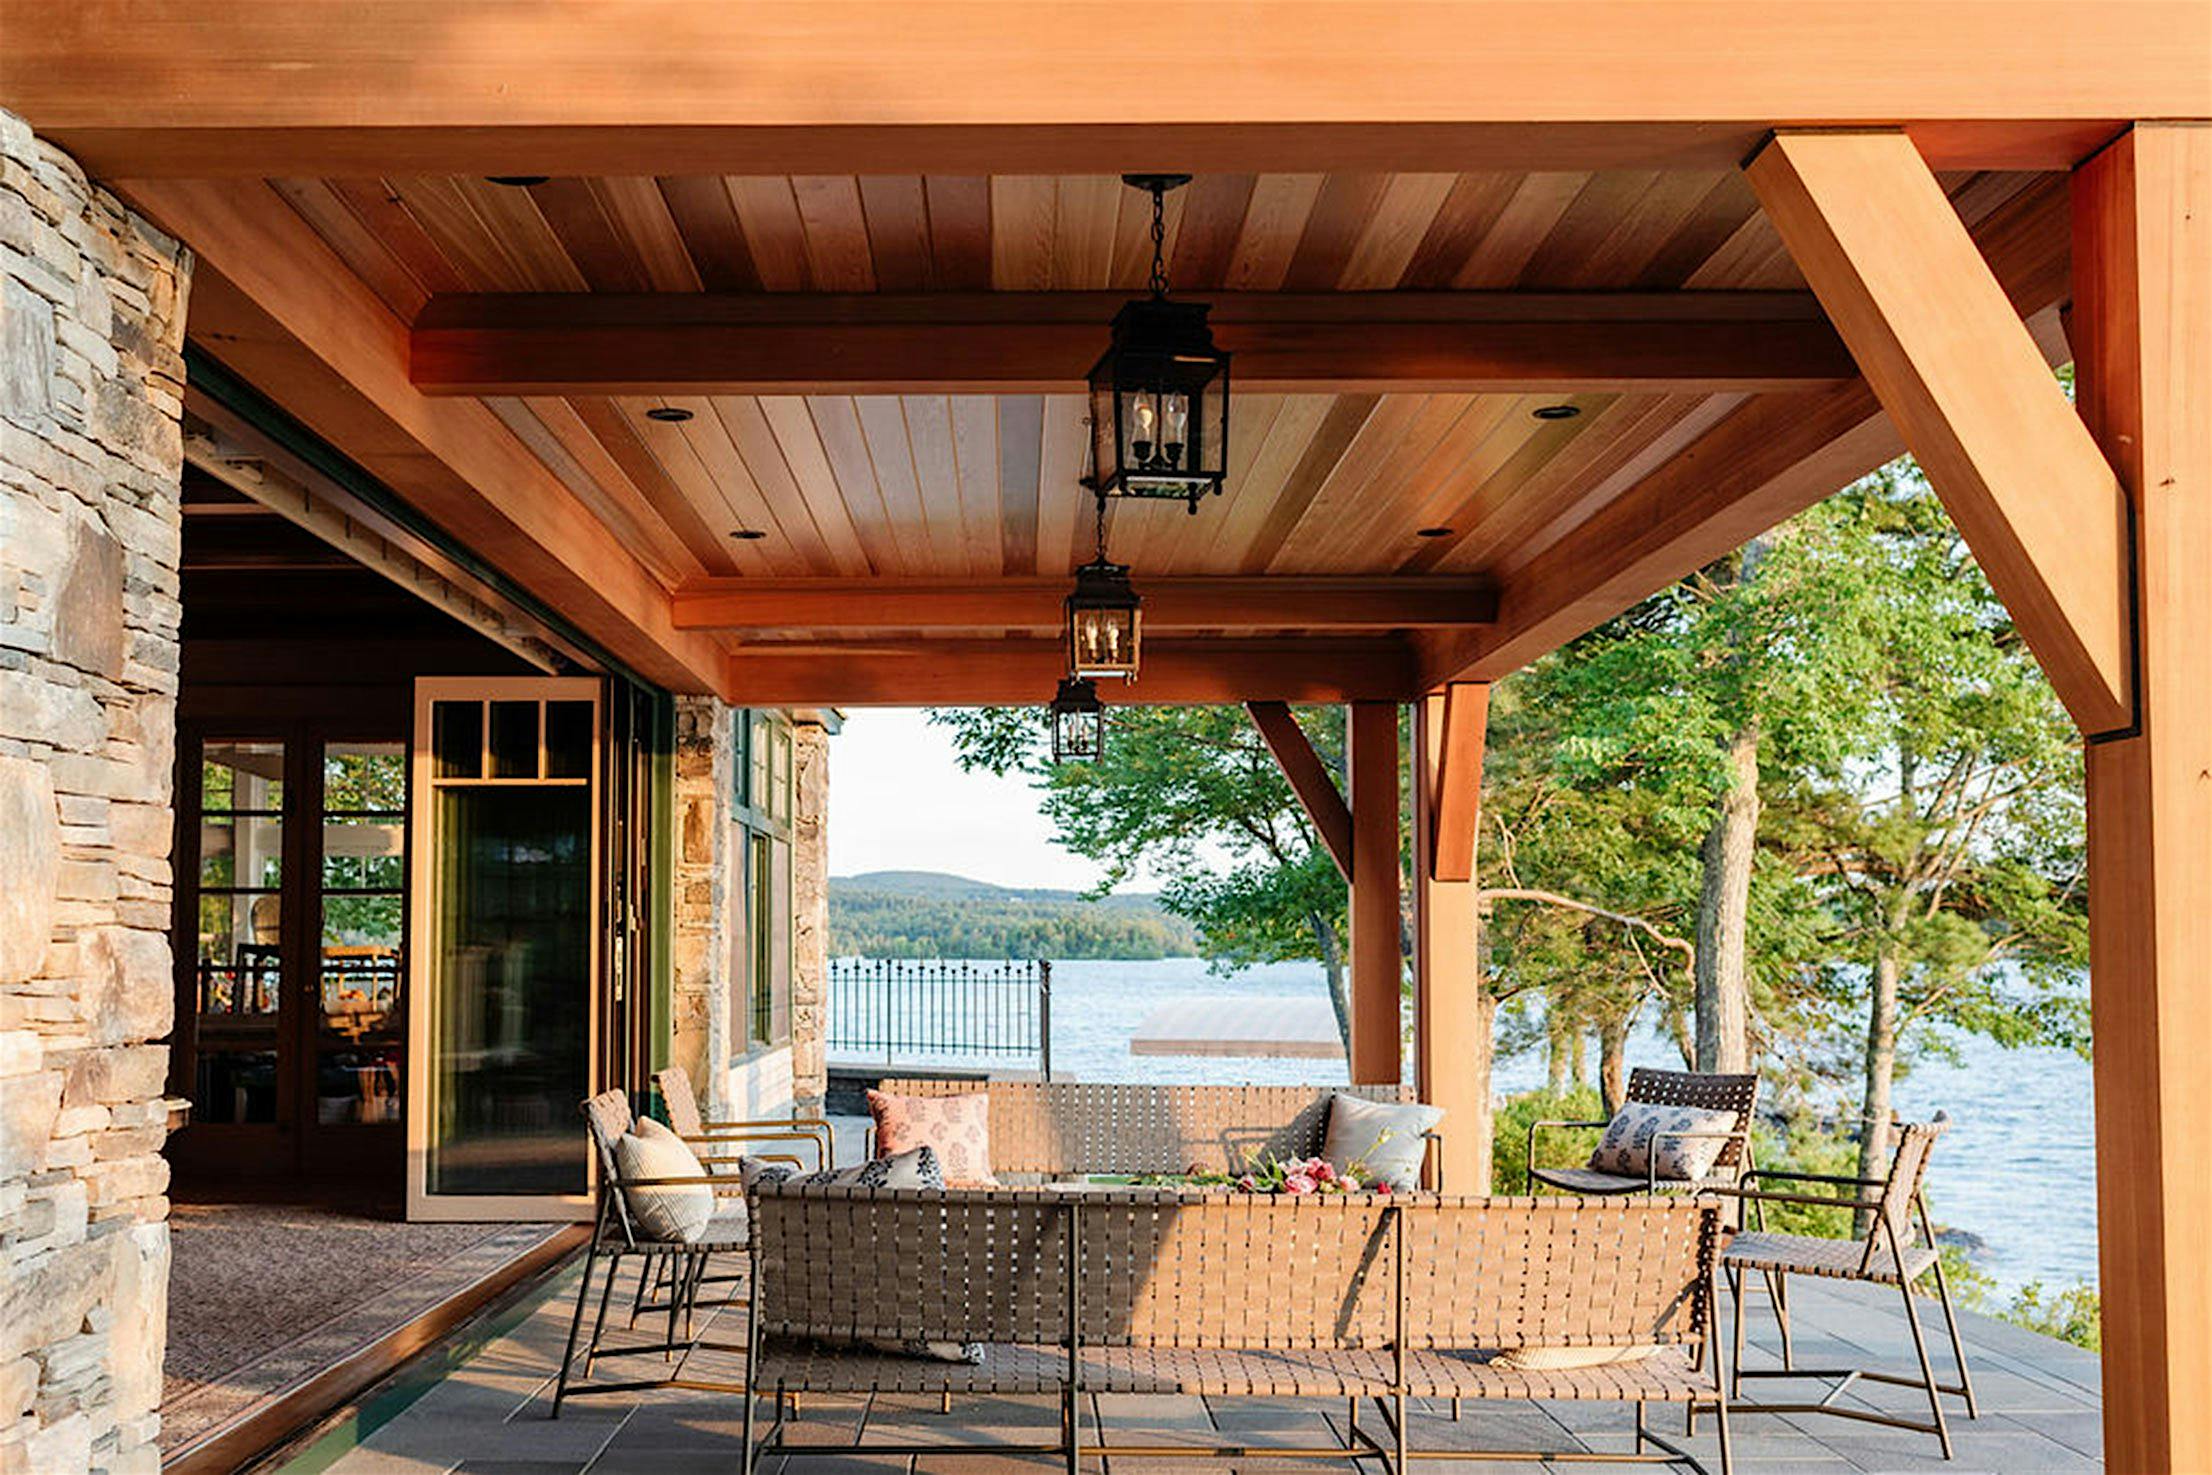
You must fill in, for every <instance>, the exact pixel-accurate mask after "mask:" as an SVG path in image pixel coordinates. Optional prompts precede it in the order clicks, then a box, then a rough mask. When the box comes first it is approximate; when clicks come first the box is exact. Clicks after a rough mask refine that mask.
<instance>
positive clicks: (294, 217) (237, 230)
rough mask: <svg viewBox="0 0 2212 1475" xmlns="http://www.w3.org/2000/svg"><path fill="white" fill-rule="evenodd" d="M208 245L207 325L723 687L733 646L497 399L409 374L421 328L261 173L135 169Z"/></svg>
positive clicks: (179, 231) (668, 668)
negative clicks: (698, 620)
mask: <svg viewBox="0 0 2212 1475" xmlns="http://www.w3.org/2000/svg"><path fill="white" fill-rule="evenodd" d="M118 189H119V192H120V193H122V194H123V195H124V196H125V197H126V198H127V199H128V201H129V202H130V203H131V204H132V205H133V206H134V207H135V208H137V209H138V210H140V211H141V212H142V213H144V214H145V215H147V216H148V217H149V218H150V219H152V220H154V221H155V222H157V223H158V224H160V225H161V226H163V227H164V228H165V229H167V230H169V231H171V232H173V233H175V234H176V235H178V236H179V237H181V238H182V239H183V240H185V241H187V242H189V243H190V244H191V247H192V250H193V252H194V253H195V255H196V256H197V258H198V264H197V266H196V268H195V271H194V278H193V292H192V316H191V324H190V330H191V332H192V335H193V337H194V340H195V341H196V342H198V343H199V344H201V345H202V346H203V347H205V348H206V349H207V350H208V351H209V352H210V353H212V354H213V355H214V356H215V357H217V358H219V359H221V360H222V361H223V362H224V363H225V364H226V365H227V366H228V367H230V368H231V369H232V370H234V371H235V372H237V373H238V374H239V375H240V376H242V377H243V378H245V379H246V380H247V381H248V382H250V383H252V384H253V385H254V386H255V387H256V388H258V389H259V390H260V391H261V392H262V393H264V394H266V395H267V396H268V397H269V398H270V399H271V400H273V401H275V402H276V404H277V405H278V406H279V407H280V408H282V409H283V410H285V411H286V412H287V413H288V414H290V415H292V416H293V417H294V418H295V419H297V420H298V421H299V422H300V423H301V424H303V425H305V426H306V427H307V428H308V429H309V430H311V431H313V432H314V433H315V434H317V435H319V436H321V437H322V438H323V439H324V440H326V441H328V442H330V443H331V444H332V445H334V446H337V447H339V448H341V449H342V450H343V451H344V453H345V454H346V455H348V456H349V457H351V458H352V459H353V460H354V461H356V462H357V463H359V464H360V465H361V466H362V467H363V468H364V469H365V470H367V471H368V472H369V474H370V475H372V476H374V477H376V478H377V479H379V480H380V481H382V482H383V483H384V484H385V485H386V486H388V487H390V488H391V489H392V490H393V491H394V492H395V493H397V494H398V495H399V496H401V497H402V498H404V499H406V500H407V501H408V502H409V503H410V504H412V505H413V506H414V507H415V509H416V510H417V511H419V512H421V513H422V514H423V515H424V516H426V517H428V518H430V519H431V520H432V521H434V522H436V523H438V524H439V525H440V526H442V527H443V528H444V529H445V530H446V531H447V532H448V533H450V534H452V535H453V536H454V537H456V538H458V539H459V540H461V541H462V542H463V543H464V544H466V545H467V546H468V547H470V548H471V549H473V550H474V551H475V552H476V553H477V554H479V555H480V556H482V557H483V558H485V559H486V560H487V561H489V562H491V563H493V564H495V565H496V566H498V567H499V568H500V569H501V570H502V571H504V572H505V573H506V574H507V575H508V576H509V577H511V578H513V579H514V580H515V581H516V582H517V583H519V584H520V585H522V586H523V587H524V588H525V589H527V590H529V591H530V592H531V593H532V594H533V595H535V596H536V597H537V598H539V599H541V600H543V601H545V602H546V603H547V604H548V605H550V606H552V607H553V608H556V609H558V610H559V611H560V612H561V613H562V614H563V615H565V616H566V617H567V618H568V619H569V620H570V621H572V622H573V623H574V624H575V625H576V627H577V628H578V629H579V630H581V631H582V632H583V633H584V634H585V635H586V636H588V637H590V639H592V640H593V641H596V642H597V643H598V644H599V645H600V646H601V647H602V648H603V649H604V650H605V651H606V652H607V653H608V654H610V655H612V656H613V657H614V658H615V659H617V660H619V661H621V662H623V663H625V664H627V665H628V666H630V667H631V668H632V669H634V670H635V671H637V672H638V673H639V674H641V675H643V676H645V677H646V678H647V679H649V680H652V681H657V682H660V683H662V684H664V685H666V686H669V687H672V688H674V689H676V690H679V691H710V690H712V689H713V687H714V683H715V681H716V680H718V679H719V677H720V675H721V672H722V664H723V658H724V656H725V654H726V652H725V651H724V650H723V648H722V647H721V646H720V645H719V644H718V643H717V642H716V641H715V640H714V639H713V637H711V636H708V635H705V634H701V633H699V632H696V631H689V630H679V629H677V628H676V627H675V626H674V624H673V623H671V621H670V618H669V599H668V591H667V589H666V588H665V587H664V586H663V585H662V584H661V583H660V582H659V581H658V580H657V579H655V578H654V577H653V575H652V574H651V573H650V572H649V571H648V570H647V569H646V568H645V566H644V565H643V564H641V563H640V562H639V561H638V560H637V558H636V557H635V556H634V555H632V554H631V553H630V552H629V550H628V549H627V548H625V547H624V546H623V545H622V543H621V542H620V540H619V539H617V538H616V537H615V535H614V534H613V533H612V532H611V531H610V530H609V529H608V528H607V526H606V524H605V523H603V522H602V521H601V520H600V519H599V517H598V516H597V514H595V513H594V512H593V511H592V510H591V509H590V508H588V507H586V506H585V505H584V504H583V503H582V502H581V501H580V500H578V498H577V497H576V495H575V493H573V492H572V491H570V490H569V489H568V487H567V486H565V485H564V484H563V483H562V482H561V481H560V480H559V479H558V478H556V477H555V476H554V475H553V473H552V472H551V471H550V470H548V469H547V468H546V466H545V464H544V463H543V462H541V461H540V460H538V459H537V457H536V456H535V455H534V454H532V453H531V451H530V450H529V449H528V448H527V447H526V446H524V445H523V444H522V442H521V441H520V440H518V439H517V438H516V437H515V435H514V432H513V431H511V430H509V429H508V428H507V426H506V425H504V424H503V423H502V422H501V421H500V420H499V419H498V417H497V416H495V415H494V414H493V413H492V412H491V410H490V409H488V408H487V407H485V406H484V405H482V404H480V403H477V402H475V401H464V400H450V399H449V400H434V399H430V398H428V397H426V396H424V395H422V394H421V393H419V392H418V391H416V390H415V389H414V387H413V386H411V385H410V384H409V383H408V382H407V327H406V324H404V323H402V322H400V321H399V319H398V318H396V317H394V316H393V315H392V313H391V311H390V310H389V309H388V308H386V307H385V306H384V304H383V303H382V302H381V301H379V300H378V299H377V298H376V296H375V295H374V294H373V293H372V292H371V291H370V290H369V288H368V287H367V286H366V285H365V284H364V283H363V282H362V281H361V279H360V278H358V277H357V276H355V275H354V274H353V273H352V271H350V270H349V269H348V268H347V267H346V265H345V263H344V262H343V261H341V260H340V259H339V258H338V257H337V256H336V255H335V254H334V253H333V252H332V251H331V249H330V247H329V246H328V245H327V244H325V243H324V241H323V240H322V238H321V237H320V236H318V235H316V234H315V232H314V231H313V230H312V229H311V228H310V227H309V226H308V224H307V222H306V221H305V220H303V219H302V218H301V217H300V216H299V215H298V214H296V213H294V212H293V210H292V209H291V207H290V206H288V205H287V204H285V202H284V200H283V199H282V197H280V196H279V195H278V194H277V193H276V192H275V190H273V189H272V188H270V187H269V186H268V185H267V184H265V183H262V182H259V181H248V182H225V181H178V180H170V181H139V182H131V181H124V182H121V183H119V185H118Z"/></svg>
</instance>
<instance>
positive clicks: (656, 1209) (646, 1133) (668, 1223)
mask: <svg viewBox="0 0 2212 1475" xmlns="http://www.w3.org/2000/svg"><path fill="white" fill-rule="evenodd" d="M614 1167H615V1172H616V1173H618V1174H619V1175H621V1177H622V1178H624V1179H625V1180H628V1179H632V1178H704V1177H705V1176H706V1173H707V1170H706V1169H705V1168H702V1167H700V1166H699V1159H698V1158H696V1157H694V1156H693V1155H692V1151H691V1149H690V1148H689V1147H686V1146H685V1145H684V1140H683V1139H682V1138H681V1137H678V1136H677V1135H676V1134H675V1133H674V1132H671V1131H669V1130H668V1128H666V1127H664V1126H662V1125H661V1124H660V1123H659V1122H656V1121H654V1120H653V1119H652V1118H651V1117H646V1118H644V1119H643V1120H641V1121H638V1122H636V1123H634V1124H633V1125H632V1126H631V1128H630V1130H629V1131H627V1132H624V1133H623V1134H622V1135H621V1136H620V1137H619V1138H617V1139H615V1144H614ZM622 1201H623V1203H624V1205H625V1206H626V1207H627V1208H628V1209H629V1211H630V1219H631V1222H632V1223H634V1224H636V1226H637V1229H638V1233H639V1235H640V1236H642V1237H643V1238H645V1239H653V1240H660V1241H661V1242H663V1243H666V1244H687V1245H688V1244H693V1243H696V1242H697V1241H698V1238H699V1236H700V1235H701V1234H702V1233H704V1232H705V1231H706V1227H707V1221H708V1220H709V1219H712V1218H713V1217H714V1189H713V1188H711V1187H710V1186H708V1185H707V1184H704V1183H668V1184H661V1185H658V1186H652V1187H644V1188H625V1189H623V1190H622Z"/></svg>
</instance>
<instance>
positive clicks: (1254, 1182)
mask: <svg viewBox="0 0 2212 1475" xmlns="http://www.w3.org/2000/svg"><path fill="white" fill-rule="evenodd" d="M1237 1187H1238V1188H1241V1189H1243V1190H1244V1191H1245V1192H1246V1193H1257V1192H1259V1189H1260V1180H1259V1179H1257V1178H1255V1177H1253V1176H1252V1175H1251V1174H1250V1173H1246V1174H1245V1175H1244V1176H1243V1177H1242V1178H1239V1179H1238V1180H1237Z"/></svg>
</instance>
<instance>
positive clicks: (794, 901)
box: [791, 717, 830, 1116]
mask: <svg viewBox="0 0 2212 1475" xmlns="http://www.w3.org/2000/svg"><path fill="white" fill-rule="evenodd" d="M829 740H830V734H829V728H828V727H827V726H826V725H825V724H824V723H822V722H820V721H818V720H812V719H809V718H806V717H801V718H800V719H799V720H798V721H797V722H796V723H794V724H793V726H792V734H791V741H792V748H793V750H794V751H793V753H792V767H793V770H794V772H793V774H792V787H793V788H794V790H795V791H796V792H795V793H794V794H793V796H792V802H791V808H792V816H791V1094H792V1096H793V1098H794V1099H795V1101H796V1102H797V1105H798V1110H799V1114H800V1115H801V1116H820V1115H821V1114H822V1108H823V1102H824V1098H825V1097H826V1096H827V1094H828V1091H829V1070H828V1062H827V1058H826V1056H825V1054H824V1047H825V1044H826V1039H825V1035H824V1031H825V1030H826V1029H827V1028H828V1023H829V1017H828V1009H829Z"/></svg>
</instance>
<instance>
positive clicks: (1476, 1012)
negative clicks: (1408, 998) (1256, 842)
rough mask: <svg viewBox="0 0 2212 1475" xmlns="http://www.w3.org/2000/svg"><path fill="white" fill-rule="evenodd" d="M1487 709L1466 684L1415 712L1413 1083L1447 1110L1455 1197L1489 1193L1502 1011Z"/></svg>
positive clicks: (1446, 1156) (1447, 1151) (1447, 1167)
mask: <svg viewBox="0 0 2212 1475" xmlns="http://www.w3.org/2000/svg"><path fill="white" fill-rule="evenodd" d="M1489 704H1490V688H1489V687H1487V686H1481V685H1475V684H1471V683H1466V682H1462V683H1459V684H1457V685H1455V686H1453V687H1451V688H1449V690H1447V691H1433V692H1429V693H1427V694H1426V695H1424V696H1423V697H1422V698H1421V700H1420V701H1419V702H1418V703H1416V704H1415V706H1414V709H1413V720H1414V728H1413V853H1414V855H1415V856H1416V857H1423V856H1425V857H1427V861H1426V863H1423V862H1422V861H1420V860H1418V859H1417V860H1416V861H1415V864H1414V875H1413V1018H1414V1023H1413V1052H1414V1080H1415V1082H1416V1083H1417V1085H1418V1086H1419V1089H1420V1094H1421V1099H1422V1100H1423V1101H1426V1102H1428V1103H1429V1104H1430V1105H1432V1106H1441V1107H1443V1108H1444V1123H1443V1127H1442V1133H1443V1143H1444V1148H1443V1154H1442V1156H1443V1164H1442V1166H1443V1183H1442V1185H1441V1186H1442V1187H1443V1188H1444V1189H1445V1190H1446V1191H1447V1192H1451V1193H1488V1192H1489V1191H1490V1165H1491V1119H1490V1066H1491V1058H1492V1054H1493V1050H1494V1047H1495V1040H1494V1037H1493V1033H1492V1031H1493V1028H1494V1025H1495V1021H1496V1016H1497V1004H1496V1001H1495V1000H1494V999H1493V998H1492V997H1491V996H1490V993H1489V989H1488V987H1487V984H1486V982H1485V980H1484V978H1483V972H1482V946H1481V935H1480V927H1481V917H1480V914H1479V912H1478V910H1477V906H1476V892H1475V878H1474V844H1475V829H1476V824H1477V821H1478V820H1479V817H1480V812H1481V804H1482V749H1483V740H1484V736H1485V732H1484V719H1485V718H1486V717H1487V716H1488V713H1489ZM1455 815H1464V816H1465V818H1464V820H1461V819H1457V818H1454V816H1455ZM1447 824H1449V825H1451V827H1452V833H1451V834H1450V835H1447V834H1446V832H1445V827H1446V825H1447ZM1462 832H1463V834H1464V838H1462ZM1462 845H1464V856H1462V855H1461V853H1460V851H1461V847H1462ZM1462 859H1464V865H1462V864H1461V861H1462ZM1440 862H1441V864H1440ZM1446 872H1449V873H1450V874H1445V873H1446Z"/></svg>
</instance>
